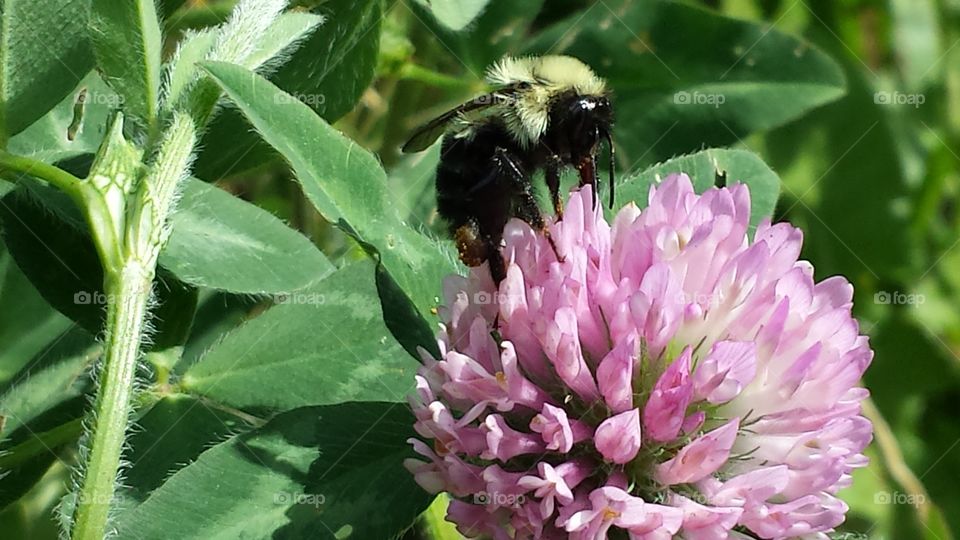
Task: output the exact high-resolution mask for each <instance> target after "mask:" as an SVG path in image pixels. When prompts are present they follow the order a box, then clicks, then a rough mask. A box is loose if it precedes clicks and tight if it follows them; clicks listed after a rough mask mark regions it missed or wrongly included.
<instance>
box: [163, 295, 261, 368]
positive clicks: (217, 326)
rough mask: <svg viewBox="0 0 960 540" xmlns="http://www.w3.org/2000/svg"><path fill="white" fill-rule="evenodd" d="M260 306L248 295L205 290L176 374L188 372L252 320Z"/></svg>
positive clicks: (177, 365)
mask: <svg viewBox="0 0 960 540" xmlns="http://www.w3.org/2000/svg"><path fill="white" fill-rule="evenodd" d="M256 306H257V302H256V301H255V300H254V299H251V298H250V297H248V296H241V295H232V294H227V293H222V292H219V291H201V293H200V298H199V305H198V307H197V312H196V314H195V315H194V320H193V326H192V327H191V329H190V337H189V338H188V339H187V343H186V344H185V345H184V347H183V353H182V354H181V357H180V360H179V361H178V362H177V364H176V366H174V372H176V373H177V374H182V373H183V372H185V371H186V370H187V369H188V368H189V367H190V366H192V365H193V364H194V363H195V362H196V361H197V360H199V359H200V358H201V356H202V355H203V354H204V353H206V352H207V351H208V350H209V349H211V348H212V347H213V346H214V345H215V344H217V343H218V342H219V341H220V340H221V339H222V338H223V336H224V335H225V334H226V333H227V332H229V331H230V330H233V329H234V328H236V327H237V326H239V325H240V324H241V323H242V322H243V321H244V320H246V319H247V317H250V316H251V315H250V313H251V311H252V310H253V309H254V308H255V307H256Z"/></svg>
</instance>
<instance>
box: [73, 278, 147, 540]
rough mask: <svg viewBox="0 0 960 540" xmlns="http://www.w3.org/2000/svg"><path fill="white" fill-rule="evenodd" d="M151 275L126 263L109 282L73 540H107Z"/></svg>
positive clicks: (107, 281)
mask: <svg viewBox="0 0 960 540" xmlns="http://www.w3.org/2000/svg"><path fill="white" fill-rule="evenodd" d="M153 274H154V270H153V269H152V268H144V267H143V266H141V264H140V263H139V262H138V261H128V262H127V264H125V265H124V267H123V268H122V269H121V271H120V273H119V274H118V275H115V276H109V277H108V278H107V279H106V280H105V285H106V293H107V336H106V347H105V350H106V355H105V357H104V363H103V367H102V369H101V372H100V373H99V386H100V391H99V392H98V393H97V399H96V402H95V404H94V411H95V412H94V419H93V425H92V426H91V428H92V437H91V441H90V442H91V449H90V454H89V457H88V459H87V463H86V474H85V476H84V483H83V487H82V488H81V490H80V493H79V496H78V499H77V511H76V514H75V515H76V522H75V524H74V530H73V538H75V539H90V540H93V539H96V540H100V539H101V538H103V537H104V533H105V528H106V524H107V517H108V513H109V511H110V503H111V501H112V500H113V495H114V490H115V485H116V477H117V470H118V469H119V466H120V456H121V453H122V451H123V442H124V438H125V434H126V430H127V423H128V415H129V403H130V401H131V398H132V396H133V391H134V376H135V373H136V368H137V357H138V355H139V354H140V342H141V336H142V335H143V328H144V319H145V317H146V311H147V303H148V302H149V300H150V290H151V287H152V285H153Z"/></svg>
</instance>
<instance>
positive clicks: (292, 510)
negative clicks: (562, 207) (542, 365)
mask: <svg viewBox="0 0 960 540" xmlns="http://www.w3.org/2000/svg"><path fill="white" fill-rule="evenodd" d="M234 3H235V2H233V1H230V0H227V1H218V0H194V1H187V2H183V1H182V0H181V1H177V0H165V1H163V2H158V4H157V6H158V10H159V14H158V16H156V17H154V18H151V16H150V14H149V13H146V12H143V11H142V10H140V11H137V10H135V9H131V10H130V11H129V12H127V11H123V12H118V10H116V9H114V8H111V7H108V3H104V2H90V1H86V0H70V1H62V0H61V1H40V0H30V1H27V0H23V1H16V0H4V1H3V2H2V5H3V11H2V13H0V15H2V16H0V32H2V35H3V43H4V48H3V50H2V51H0V101H2V105H0V141H2V142H3V143H4V144H5V148H6V149H7V150H8V151H9V152H11V153H13V154H17V155H21V156H27V157H30V158H33V159H35V160H37V161H38V162H44V163H48V164H57V165H58V166H60V167H61V168H63V169H65V170H67V171H70V172H72V173H74V174H77V175H83V174H86V171H87V170H89V168H90V164H91V161H92V157H93V155H94V153H95V152H97V149H98V148H99V147H100V145H101V141H102V140H103V139H104V137H105V135H106V133H107V127H108V125H107V120H108V118H109V117H110V116H111V113H112V111H113V110H115V109H117V108H123V110H124V113H125V114H126V115H127V117H128V119H130V120H129V121H128V124H127V126H126V128H127V129H126V133H127V134H128V135H130V136H131V137H132V138H134V139H136V136H135V134H137V133H139V134H140V135H141V136H142V139H137V140H139V141H140V142H142V141H144V140H146V141H149V140H150V137H152V136H155V135H156V134H155V133H151V131H150V129H149V128H147V129H143V126H149V125H152V123H153V122H154V119H155V118H157V117H158V115H160V114H161V113H162V111H160V112H158V111H157V110H156V107H154V104H155V103H156V101H157V97H156V96H157V95H158V93H160V92H161V89H160V86H161V85H162V84H165V83H163V81H162V80H161V79H162V77H161V75H160V73H159V71H158V67H157V66H156V65H153V64H151V63H150V62H148V61H145V60H144V59H145V58H148V57H149V54H150V51H151V50H154V51H155V52H157V54H159V55H160V56H162V57H163V58H164V59H169V58H170V57H171V55H172V53H173V51H174V50H175V48H176V44H177V42H179V41H181V40H187V39H189V40H193V41H192V43H193V45H194V46H195V47H196V48H197V51H199V52H198V53H197V56H196V57H195V59H196V60H198V61H199V60H201V59H203V58H204V55H203V54H202V53H203V51H205V50H206V49H204V48H203V47H205V46H209V44H210V42H209V40H208V38H205V37H204V33H203V31H204V30H203V29H207V28H211V27H213V26H214V25H217V24H220V23H222V22H223V21H224V20H226V18H227V16H228V15H229V13H230V11H231V9H232V8H233V7H234ZM136 4H137V5H139V6H141V7H142V6H144V5H148V4H149V2H148V3H143V2H138V3H136ZM105 6H106V7H105ZM291 13H292V14H293V16H291V17H289V18H288V19H286V20H285V23H284V24H285V25H286V26H284V27H279V28H275V33H274V34H271V35H270V39H272V40H275V43H276V44H277V48H278V50H279V49H281V48H282V47H280V45H283V44H285V43H288V42H290V41H295V42H296V43H297V45H298V46H297V47H296V49H295V50H293V51H292V52H288V53H281V58H280V60H277V61H272V62H267V64H266V65H265V66H263V67H261V68H258V69H257V72H258V73H259V74H260V76H253V75H251V74H250V72H249V71H248V69H247V68H244V67H239V66H236V65H233V64H228V63H222V62H198V63H197V64H190V66H191V69H195V70H200V71H199V72H200V73H202V74H203V77H204V84H208V85H209V88H212V89H213V90H212V91H213V92H222V94H223V98H222V99H223V101H222V102H221V105H220V106H219V110H218V112H217V113H216V115H215V116H214V117H213V119H212V121H211V123H210V124H209V125H208V126H207V128H206V129H205V131H204V133H203V139H202V142H201V144H200V146H199V148H200V152H199V155H198V158H197V161H196V163H195V166H194V170H193V174H194V176H195V177H194V178H190V179H188V180H187V181H186V182H185V184H184V186H183V188H182V197H181V200H180V205H179V209H178V211H177V213H176V214H175V215H174V216H173V219H172V223H173V229H172V231H173V232H172V234H171V237H170V239H169V242H168V243H167V245H166V247H165V248H164V250H163V252H162V253H161V256H160V271H159V274H158V279H157V283H156V298H155V302H154V303H155V307H154V314H155V318H154V321H153V332H152V334H151V339H150V345H149V347H148V350H147V354H146V357H145V362H144V369H143V370H142V371H143V373H142V374H141V377H140V379H141V381H142V384H141V391H140V392H139V393H138V397H137V400H136V403H135V411H134V421H135V423H136V425H137V426H138V427H137V428H136V429H135V430H134V431H133V432H132V434H131V435H130V437H129V439H128V441H127V442H128V444H127V447H126V449H125V454H124V459H125V461H126V462H127V463H128V464H129V467H128V468H127V469H126V471H125V473H124V480H123V483H122V485H123V488H122V489H121V491H120V500H119V502H118V504H116V505H115V508H114V510H113V519H112V526H113V527H114V528H116V530H117V531H118V533H119V536H120V537H121V538H235V537H238V536H239V535H246V536H247V537H253V538H265V537H270V536H274V537H278V538H344V537H351V538H361V539H368V538H372V539H379V538H393V537H400V536H402V537H403V538H406V539H408V540H414V539H423V540H430V539H433V540H441V539H455V538H459V536H458V535H457V534H456V533H455V532H454V531H453V530H452V529H451V527H450V526H449V525H447V524H444V523H443V522H442V515H443V514H442V506H443V504H444V501H443V500H442V499H438V500H437V501H436V502H434V503H433V505H432V506H431V505H430V503H431V501H430V498H429V497H428V496H427V495H426V494H424V493H423V492H422V491H420V490H419V488H417V487H416V485H415V484H414V483H413V482H412V479H411V478H410V477H409V475H408V474H407V473H406V472H405V470H404V469H403V468H402V466H401V462H402V460H403V459H404V458H406V457H408V456H409V454H410V451H409V448H408V446H407V445H406V444H405V442H404V441H405V439H406V438H407V437H409V436H412V428H411V425H410V424H411V420H410V415H409V412H408V411H406V409H405V408H404V405H403V402H404V396H405V395H406V394H407V393H408V392H409V391H410V390H411V388H412V381H413V379H412V374H413V372H414V371H415V370H416V366H417V364H416V360H415V359H414V358H415V355H416V347H417V346H424V347H428V348H429V347H432V345H431V343H430V342H431V337H430V336H431V334H432V332H433V329H434V327H435V323H436V316H435V314H434V311H433V310H434V308H435V307H436V305H437V295H438V292H439V284H440V280H441V278H442V277H443V276H444V275H445V274H448V273H450V272H455V271H458V269H459V263H457V262H456V261H455V257H454V256H453V255H452V254H451V248H450V245H449V243H448V242H447V241H446V240H445V239H443V235H442V227H441V226H440V224H439V223H438V220H437V216H436V214H435V210H434V205H433V189H432V180H433V177H432V174H433V169H434V167H435V165H436V161H437V159H438V157H439V151H438V149H437V148H436V147H434V148H433V149H431V150H430V151H428V152H425V153H423V154H420V155H413V156H405V155H401V154H400V153H399V147H400V145H401V144H402V143H403V142H404V140H405V138H406V137H407V136H408V135H409V134H410V133H411V131H412V130H413V129H414V128H415V127H416V126H417V125H419V124H420V123H422V122H424V121H426V120H429V119H430V118H432V117H434V116H436V115H438V114H439V113H441V112H443V111H445V110H447V109H448V108H450V107H452V106H454V105H456V104H458V103H460V102H462V101H464V100H465V99H467V98H470V97H472V96H474V95H476V94H477V93H478V92H481V91H483V89H484V84H483V81H482V74H483V70H484V69H485V67H486V66H487V65H489V64H490V63H491V62H493V61H495V60H496V59H498V58H499V57H500V56H502V55H503V54H506V53H511V54H526V53H530V54H543V53H554V54H571V55H574V56H578V57H580V58H581V59H583V60H584V61H586V62H588V63H589V64H590V65H592V66H593V67H594V68H595V69H596V70H597V71H598V72H599V73H600V74H601V75H602V76H604V77H606V78H607V79H608V80H609V81H610V83H611V86H612V88H613V91H614V95H615V100H614V105H615V107H616V110H617V118H618V123H617V126H616V141H617V149H618V166H617V168H618V175H619V177H620V185H619V187H618V206H619V204H621V203H623V202H625V201H627V200H634V199H636V200H639V201H643V200H645V196H646V189H647V187H648V186H649V184H650V183H651V182H652V181H653V179H654V178H655V177H656V175H657V174H662V173H663V172H671V171H676V170H683V171H686V172H688V173H690V174H691V175H692V176H693V177H694V180H695V183H696V185H697V187H698V189H705V188H706V187H708V186H710V185H712V184H713V183H714V181H715V180H716V179H717V177H718V176H723V177H725V179H726V181H744V182H747V183H749V184H750V185H751V189H752V194H753V203H754V212H755V221H754V222H756V220H759V219H760V218H761V217H763V216H769V215H772V216H774V218H775V219H777V220H789V221H791V222H792V223H794V224H795V225H798V226H800V227H801V228H802V229H803V230H804V232H805V248H804V256H805V257H806V258H808V259H809V260H811V261H812V262H813V264H814V266H815V267H816V273H817V278H818V279H822V278H825V277H827V276H830V275H835V274H842V275H844V276H846V277H847V278H848V279H850V280H851V281H852V282H853V284H854V285H855V287H856V298H855V313H856V315H857V317H858V319H859V320H860V322H861V325H862V330H863V332H865V333H866V334H869V335H870V337H871V343H872V345H873V347H874V349H875V351H876V357H875V359H874V363H873V366H872V367H871V368H870V370H869V371H868V373H867V376H866V380H865V384H866V385H867V386H868V387H869V388H870V390H871V392H872V400H871V401H870V402H869V404H868V407H867V414H868V415H869V416H870V418H871V419H872V420H873V422H874V424H875V427H876V440H875V443H874V444H873V445H872V446H871V447H870V449H869V452H868V453H869V456H870V458H871V464H870V466H869V467H868V468H866V469H862V470H859V471H857V473H856V474H855V481H854V484H853V487H852V488H850V489H848V490H846V491H844V492H843V493H842V495H843V497H844V499H845V500H846V501H847V502H848V503H849V504H850V506H851V511H850V513H849V515H848V521H847V523H846V524H845V525H844V527H843V529H842V531H844V532H848V533H850V536H849V537H859V538H871V539H898V540H900V539H925V540H946V539H949V538H954V537H955V535H956V534H957V532H958V531H960V482H957V478H960V421H958V416H957V403H958V402H960V309H958V307H957V306H958V305H960V211H958V198H960V1H958V0H886V1H884V0H713V1H703V2H674V1H668V0H635V1H630V0H598V1H596V2H592V1H587V0H442V1H441V0H432V1H430V2H428V1H426V0H382V1H381V0H326V1H322V0H305V1H302V2H297V3H296V4H295V5H294V6H293V8H292V10H291ZM307 13H313V14H319V15H323V16H324V17H325V18H326V19H325V21H324V22H323V24H322V25H320V26H319V27H317V28H316V29H315V30H313V31H311V32H309V33H308V34H307V35H306V37H302V38H298V39H290V37H291V36H297V35H299V34H298V33H297V32H299V30H298V29H299V28H300V26H298V25H305V24H308V23H309V22H310V21H309V20H306V19H303V18H300V19H298V18H297V17H302V16H305V15H306V14H307ZM154 19H155V20H154ZM198 31H199V32H200V33H197V32H198ZM91 36H93V38H92V39H91ZM205 39H207V40H208V41H204V40H205ZM285 40H286V41H285ZM272 43H273V42H272ZM125 44H126V45H129V49H126V48H124V45H125ZM187 52H189V51H187ZM184 54H186V52H185V53H184ZM95 67H96V69H95ZM131 71H132V72H133V73H130V72H131ZM81 93H83V94H84V95H85V102H84V104H83V106H82V107H80V108H78V105H77V96H78V95H79V94H81ZM710 96H714V97H713V98H710ZM716 96H722V103H717V102H716ZM709 99H713V101H712V102H706V100H709ZM697 100H701V102H698V101H697ZM80 109H82V115H80V114H78V112H79V110H80ZM67 134H69V136H68V135H67ZM708 149H709V150H708ZM7 179H8V180H11V181H13V180H16V184H14V183H13V182H7V181H3V180H0V196H2V198H0V224H2V233H3V234H2V246H0V532H2V534H0V536H2V537H3V538H55V537H57V534H58V530H59V529H60V528H61V521H62V520H64V519H65V518H64V516H65V515H67V514H69V509H70V508H71V505H72V504H73V502H72V500H71V497H72V496H75V495H72V494H73V493H75V490H74V489H73V484H72V481H71V470H72V469H73V468H74V467H76V466H77V464H78V463H79V460H80V459H81V457H80V456H81V453H80V451H79V449H80V444H81V443H80V440H81V435H82V433H83V430H84V425H83V422H84V421H83V419H84V414H85V411H86V410H87V409H88V403H89V399H90V395H91V394H92V392H93V391H94V390H95V385H94V383H93V378H92V371H91V366H93V365H94V364H95V363H96V362H97V360H98V358H100V356H101V355H102V344H101V343H102V339H100V338H102V337H103V336H102V334H101V331H102V327H103V305H102V304H103V297H104V295H103V289H102V282H103V273H104V271H103V269H102V267H101V265H100V263H99V261H98V259H97V253H96V250H95V248H94V245H93V243H91V240H90V233H89V231H88V230H87V226H86V225H85V223H84V221H83V219H82V217H81V216H80V215H79V213H78V212H77V210H76V209H75V208H73V207H72V205H71V204H70V201H69V200H66V198H65V197H64V196H63V195H62V194H60V193H58V192H56V191H55V190H54V189H52V188H51V187H49V186H48V185H45V184H44V183H43V182H41V181H39V180H36V179H30V178H27V177H25V176H24V177H20V178H14V177H12V176H8V177H7ZM78 295H81V296H78ZM83 295H85V296H83ZM85 299H86V301H84V300H85ZM298 496H299V497H300V500H291V499H297V497H298ZM304 496H312V497H313V498H312V499H311V498H309V497H307V498H306V499H304V498H303V497H304ZM284 497H287V499H284ZM320 498H322V503H318V504H314V503H317V502H318V501H320V500H321V499H320ZM58 505H59V506H58ZM428 507H429V509H428ZM58 508H60V510H58ZM64 509H66V511H64ZM425 510H426V512H425ZM418 516H420V517H418ZM411 524H413V527H412V528H411V527H410V526H411Z"/></svg>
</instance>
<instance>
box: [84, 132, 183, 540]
mask: <svg viewBox="0 0 960 540" xmlns="http://www.w3.org/2000/svg"><path fill="white" fill-rule="evenodd" d="M117 133H118V134H117V137H119V139H117V140H118V141H120V142H116V141H115V142H114V143H113V146H112V148H117V147H121V148H122V135H121V134H119V132H117ZM195 143H196V138H195V131H194V127H193V122H191V121H190V118H189V117H188V116H187V115H186V114H179V113H178V114H176V115H175V116H174V118H173V120H172V122H171V124H170V126H169V128H168V129H167V131H166V133H165V134H164V139H163V141H162V142H161V144H160V147H159V151H158V152H157V154H156V158H155V161H154V162H153V164H152V165H151V166H150V168H149V172H148V174H147V175H146V177H145V178H144V179H143V181H142V182H141V183H140V184H139V185H138V186H137V187H136V190H135V191H132V192H128V191H126V186H127V185H128V184H126V183H125V181H124V180H122V179H123V178H128V177H129V173H130V167H131V165H130V164H129V163H126V161H125V160H129V159H130V157H129V155H127V153H125V152H116V151H114V152H110V148H111V146H110V145H109V144H108V145H107V146H105V150H104V152H103V155H104V156H105V157H104V158H103V160H102V162H103V166H102V167H95V169H96V170H95V171H94V170H91V177H90V179H91V181H92V183H91V184H90V185H91V186H93V189H96V190H97V192H98V193H100V194H103V195H104V197H103V199H104V200H106V199H107V198H109V194H110V193H111V191H110V190H114V192H115V190H116V189H117V186H118V185H119V186H120V188H121V189H123V191H124V193H125V194H126V195H127V197H126V198H125V200H124V201H123V203H122V204H119V205H117V204H115V205H113V206H111V205H110V204H103V205H101V206H99V207H88V210H92V211H93V212H94V213H88V219H89V220H91V221H94V220H104V219H108V218H112V219H113V220H114V224H116V223H121V224H122V225H121V226H120V233H121V234H120V236H122V239H116V240H112V241H115V242H117V243H118V245H115V246H109V249H107V247H106V246H103V247H104V249H101V252H102V253H103V252H108V251H110V252H114V253H118V254H119V257H120V263H119V265H118V266H117V267H116V268H115V269H111V268H110V267H105V275H104V290H105V292H106V293H107V320H106V346H105V350H106V353H105V357H104V361H103V364H102V368H101V371H100V373H99V379H98V382H99V385H98V386H99V389H98V391H97V398H96V401H95V403H94V416H93V422H92V425H91V432H90V453H89V455H88V456H87V460H86V470H85V473H84V477H83V482H82V486H81V488H80V492H79V494H78V498H77V502H76V510H75V512H74V524H73V531H72V538H73V540H101V539H102V538H103V537H104V536H105V534H106V532H107V529H108V518H109V512H110V504H111V502H112V501H113V497H114V493H115V491H116V485H117V476H118V474H119V471H120V460H121V457H122V454H123V443H124V440H125V437H126V431H127V425H128V423H129V417H130V412H131V408H132V407H131V404H132V402H133V397H134V391H135V384H134V383H135V378H136V371H137V363H138V361H139V356H140V346H141V343H142V340H143V334H144V332H145V330H146V317H147V306H148V304H149V301H150V294H151V290H152V287H153V278H154V276H155V274H156V267H157V259H158V257H159V255H160V248H161V247H162V246H163V244H164V242H165V241H166V237H167V233H168V232H169V228H168V227H167V225H166V222H167V216H168V215H169V214H170V212H171V211H172V209H173V206H174V204H173V203H174V200H175V196H176V187H177V185H178V183H179V182H180V180H181V179H182V178H184V177H185V176H186V174H187V171H188V170H189V168H190V161H191V159H192V154H193V147H194V144H195ZM99 172H102V173H103V174H101V175H100V176H98V174H95V173H99ZM89 200H95V198H93V197H91V198H90V199H89ZM98 208H102V209H103V210H102V212H106V213H110V215H109V216H102V215H100V216H98V215H97V214H96V212H98V211H100V210H97V209H98ZM96 226H97V225H96V224H95V223H91V227H96ZM108 237H109V238H111V239H112V238H115V237H114V236H109V235H99V236H97V235H95V240H96V241H104V239H105V238H108ZM121 242H122V244H121Z"/></svg>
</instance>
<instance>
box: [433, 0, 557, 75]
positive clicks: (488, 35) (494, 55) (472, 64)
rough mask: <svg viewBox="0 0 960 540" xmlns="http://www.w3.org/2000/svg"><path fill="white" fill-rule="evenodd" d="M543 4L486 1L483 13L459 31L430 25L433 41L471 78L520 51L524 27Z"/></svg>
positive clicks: (521, 0)
mask: <svg viewBox="0 0 960 540" xmlns="http://www.w3.org/2000/svg"><path fill="white" fill-rule="evenodd" d="M543 5H544V0H489V4H488V5H487V7H486V9H484V10H483V13H482V14H481V15H480V16H479V17H477V18H476V19H475V20H474V21H473V22H472V23H470V24H469V25H467V26H466V27H465V28H462V29H460V30H451V29H449V28H448V27H446V26H444V25H442V24H436V25H434V24H430V23H431V22H432V21H430V20H424V21H423V22H425V23H427V24H429V25H430V30H431V31H432V32H433V33H434V34H436V38H437V39H438V40H439V41H440V42H441V43H443V45H444V46H445V47H447V48H448V49H450V50H451V51H452V52H453V53H454V54H455V55H456V57H457V59H458V60H459V61H460V62H463V63H464V64H465V65H466V66H468V67H469V68H470V70H471V71H472V72H473V73H474V75H477V76H482V75H483V72H484V70H486V68H487V67H488V66H490V65H491V64H493V63H494V62H496V61H497V60H499V59H500V58H501V57H503V55H505V54H507V53H509V52H511V51H515V50H517V49H518V48H522V42H523V40H524V39H527V38H528V37H529V36H528V28H529V27H530V25H532V24H533V21H534V19H535V18H536V16H537V14H538V13H540V9H541V8H542V7H543Z"/></svg>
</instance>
